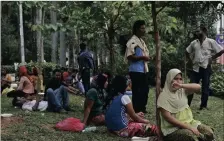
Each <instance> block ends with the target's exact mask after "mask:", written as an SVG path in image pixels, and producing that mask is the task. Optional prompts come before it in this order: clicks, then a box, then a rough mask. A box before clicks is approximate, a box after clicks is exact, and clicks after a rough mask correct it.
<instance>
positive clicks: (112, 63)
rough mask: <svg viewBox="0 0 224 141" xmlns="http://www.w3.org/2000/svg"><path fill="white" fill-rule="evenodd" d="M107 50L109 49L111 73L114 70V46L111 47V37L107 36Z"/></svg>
mask: <svg viewBox="0 0 224 141" xmlns="http://www.w3.org/2000/svg"><path fill="white" fill-rule="evenodd" d="M109 51H110V69H111V73H112V74H113V73H114V72H115V58H114V47H113V38H112V37H109Z"/></svg>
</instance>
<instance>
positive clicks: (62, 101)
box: [47, 86, 69, 112]
mask: <svg viewBox="0 0 224 141" xmlns="http://www.w3.org/2000/svg"><path fill="white" fill-rule="evenodd" d="M47 97H48V109H49V111H54V112H57V111H59V110H60V109H62V108H66V107H68V103H69V98H68V92H67V90H66V89H65V87H64V86H60V87H59V88H58V89H56V90H53V89H52V88H49V89H47Z"/></svg>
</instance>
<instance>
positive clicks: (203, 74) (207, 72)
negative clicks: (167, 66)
mask: <svg viewBox="0 0 224 141" xmlns="http://www.w3.org/2000/svg"><path fill="white" fill-rule="evenodd" d="M211 72H212V71H211V66H210V65H209V66H208V67H207V68H206V69H204V68H201V67H200V68H199V72H195V71H192V73H191V76H190V79H191V83H199V82H200V80H201V79H202V95H201V105H200V107H207V102H208V97H209V84H210V76H211ZM193 96H194V95H193V94H192V95H189V96H188V105H189V106H190V105H191V101H192V99H193Z"/></svg>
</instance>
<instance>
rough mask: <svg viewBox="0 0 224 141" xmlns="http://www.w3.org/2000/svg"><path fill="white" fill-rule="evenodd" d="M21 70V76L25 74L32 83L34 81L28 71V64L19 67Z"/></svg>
mask: <svg viewBox="0 0 224 141" xmlns="http://www.w3.org/2000/svg"><path fill="white" fill-rule="evenodd" d="M19 72H20V74H21V77H22V76H25V77H27V78H28V79H29V80H30V82H31V83H33V79H32V78H31V77H30V76H29V75H28V71H27V68H26V66H21V67H19Z"/></svg>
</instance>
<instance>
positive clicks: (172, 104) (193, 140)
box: [157, 69, 214, 141]
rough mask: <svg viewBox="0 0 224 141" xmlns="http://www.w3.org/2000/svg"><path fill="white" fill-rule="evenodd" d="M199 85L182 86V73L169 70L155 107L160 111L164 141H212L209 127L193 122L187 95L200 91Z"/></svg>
mask: <svg viewBox="0 0 224 141" xmlns="http://www.w3.org/2000/svg"><path fill="white" fill-rule="evenodd" d="M200 88H201V86H200V85H199V84H193V83H191V84H183V80H182V73H181V71H180V70H178V69H171V70H170V71H169V72H168V73H167V76H166V82H165V86H164V89H163V91H162V93H161V94H160V95H159V98H158V101H157V105H158V108H159V110H160V119H161V130H162V133H163V135H164V138H165V140H166V141H212V140H214V135H213V131H212V129H211V128H210V127H208V126H206V125H203V124H201V122H200V121H197V120H194V118H193V115H192V112H191V109H190V107H189V105H188V99H187V95H188V94H191V93H193V92H196V91H200Z"/></svg>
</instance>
